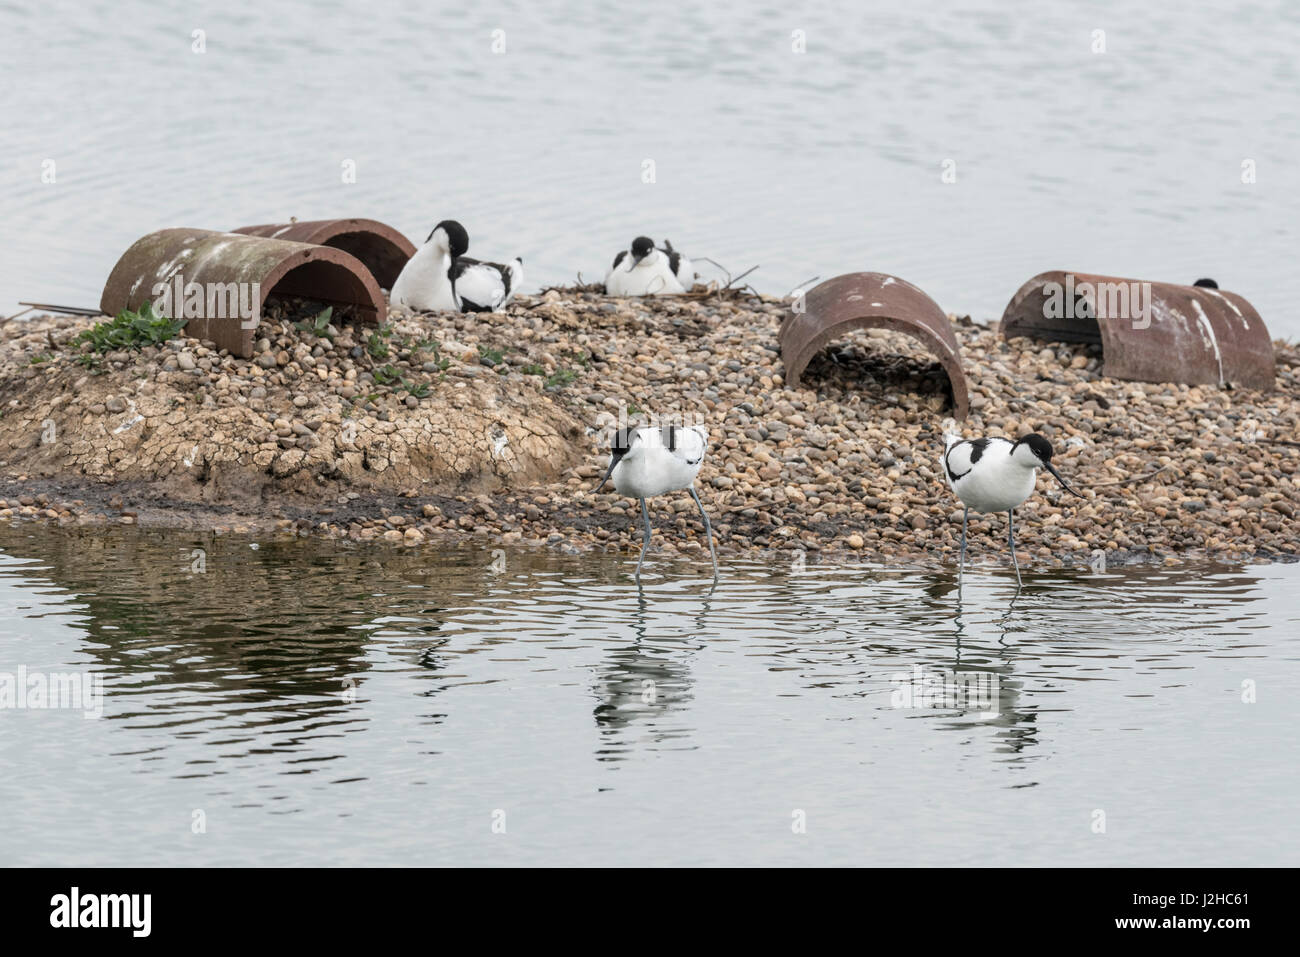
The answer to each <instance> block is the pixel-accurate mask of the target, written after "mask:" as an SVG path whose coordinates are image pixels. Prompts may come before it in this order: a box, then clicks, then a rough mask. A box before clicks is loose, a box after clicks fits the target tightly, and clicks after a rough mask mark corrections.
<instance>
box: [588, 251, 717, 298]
mask: <svg viewBox="0 0 1300 957" xmlns="http://www.w3.org/2000/svg"><path fill="white" fill-rule="evenodd" d="M694 284H695V267H694V266H692V265H691V261H690V260H689V259H687V258H686V257H685V256H683V255H682V254H681V253H679V252H677V250H675V249H673V244H672V243H670V242H669V241H668V240H666V239H665V240H664V248H662V249H657V248H656V247H655V242H654V240H653V239H651V238H650V237H648V236H638V237H637V238H636V239H634V240H632V247H631V248H630V249H624V250H623V251H622V252H620V253H619V254H618V255H617V256H615V257H614V265H612V266H610V267H609V272H608V273H606V274H605V293H606V294H607V295H610V296H672V295H679V294H681V293H683V292H685V291H686V290H687V289H690V288H691V286H693V285H694Z"/></svg>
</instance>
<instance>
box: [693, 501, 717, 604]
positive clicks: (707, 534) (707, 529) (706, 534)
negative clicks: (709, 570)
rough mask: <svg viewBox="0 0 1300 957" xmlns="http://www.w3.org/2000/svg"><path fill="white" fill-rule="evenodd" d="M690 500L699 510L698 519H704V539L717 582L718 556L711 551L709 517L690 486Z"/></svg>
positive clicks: (711, 537) (711, 539) (711, 530)
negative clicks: (705, 539) (706, 541)
mask: <svg viewBox="0 0 1300 957" xmlns="http://www.w3.org/2000/svg"><path fill="white" fill-rule="evenodd" d="M691 498H693V499H695V504H696V505H698V506H699V508H700V518H702V519H704V537H705V538H707V539H708V540H709V557H710V558H711V559H713V580H714V581H715V582H716V581H717V580H718V554H717V552H715V551H714V550H713V528H712V527H711V526H710V525H709V516H708V515H706V514H705V513H704V503H703V502H701V501H700V494H699V493H698V492H697V491H695V486H694V485H692V486H691Z"/></svg>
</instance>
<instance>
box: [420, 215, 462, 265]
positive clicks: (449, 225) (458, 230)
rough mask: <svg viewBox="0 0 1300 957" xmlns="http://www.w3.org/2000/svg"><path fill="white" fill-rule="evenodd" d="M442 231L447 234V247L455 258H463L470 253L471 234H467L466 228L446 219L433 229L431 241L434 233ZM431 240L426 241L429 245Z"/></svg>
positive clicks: (430, 235)
mask: <svg viewBox="0 0 1300 957" xmlns="http://www.w3.org/2000/svg"><path fill="white" fill-rule="evenodd" d="M440 229H441V230H442V231H443V232H445V233H446V234H447V246H448V248H449V249H450V250H451V254H452V255H453V256H463V255H465V253H467V252H469V233H467V232H465V227H464V226H462V225H461V224H460V223H458V222H456V220H454V219H444V220H443V221H442V222H440V223H439V224H438V225H437V226H434V227H433V232H431V233H429V239H432V238H433V233H436V232H437V231H438V230H440ZM429 239H426V240H425V242H426V243H427V242H428V241H429Z"/></svg>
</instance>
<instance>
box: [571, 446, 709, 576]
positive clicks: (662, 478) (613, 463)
mask: <svg viewBox="0 0 1300 957" xmlns="http://www.w3.org/2000/svg"><path fill="white" fill-rule="evenodd" d="M708 445H709V434H708V432H707V431H706V430H705V429H704V428H703V427H702V426H681V425H666V426H662V427H652V426H641V427H640V428H634V429H619V430H618V432H617V433H615V435H614V440H613V443H612V444H611V445H610V450H609V468H608V469H606V470H605V477H604V478H602V479H601V480H600V484H599V485H597V486H596V488H595V491H597V492H599V491H600V490H601V489H602V488H603V487H604V485H605V483H606V482H607V481H609V480H611V479H612V480H613V482H614V490H615V491H616V492H618V493H619V494H620V495H630V496H631V497H632V498H636V499H640V501H641V518H642V520H643V521H644V522H645V537H644V538H643V539H642V540H641V557H640V558H639V559H638V560H637V563H636V579H637V581H640V580H641V565H642V563H644V562H645V553H646V549H647V548H648V547H649V546H650V511H649V509H647V508H646V503H645V500H646V499H648V498H653V497H654V496H656V495H663V494H664V493H665V492H679V491H681V490H683V489H686V490H688V491H690V493H691V498H693V499H695V504H696V506H697V507H698V508H699V510H700V517H701V518H702V519H704V535H705V537H706V538H707V539H708V540H709V558H710V559H712V561H713V580H714V581H715V582H716V581H717V580H718V556H717V553H716V552H715V551H714V550H713V529H712V527H711V526H710V525H709V516H708V515H707V514H706V513H705V511H704V503H703V502H701V501H700V495H699V493H698V492H696V491H695V477H696V476H697V475H699V474H700V466H701V465H702V464H703V462H704V453H705V450H706V449H707V448H708Z"/></svg>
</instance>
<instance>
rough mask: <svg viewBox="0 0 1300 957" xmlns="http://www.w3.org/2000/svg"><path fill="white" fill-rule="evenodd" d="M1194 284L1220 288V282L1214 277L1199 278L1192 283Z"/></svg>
mask: <svg viewBox="0 0 1300 957" xmlns="http://www.w3.org/2000/svg"><path fill="white" fill-rule="evenodd" d="M1192 285H1193V286H1204V287H1205V288H1206V289H1218V288H1219V284H1218V283H1217V282H1215V281H1214V280H1213V279H1198V280H1196V282H1194V283H1192Z"/></svg>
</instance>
